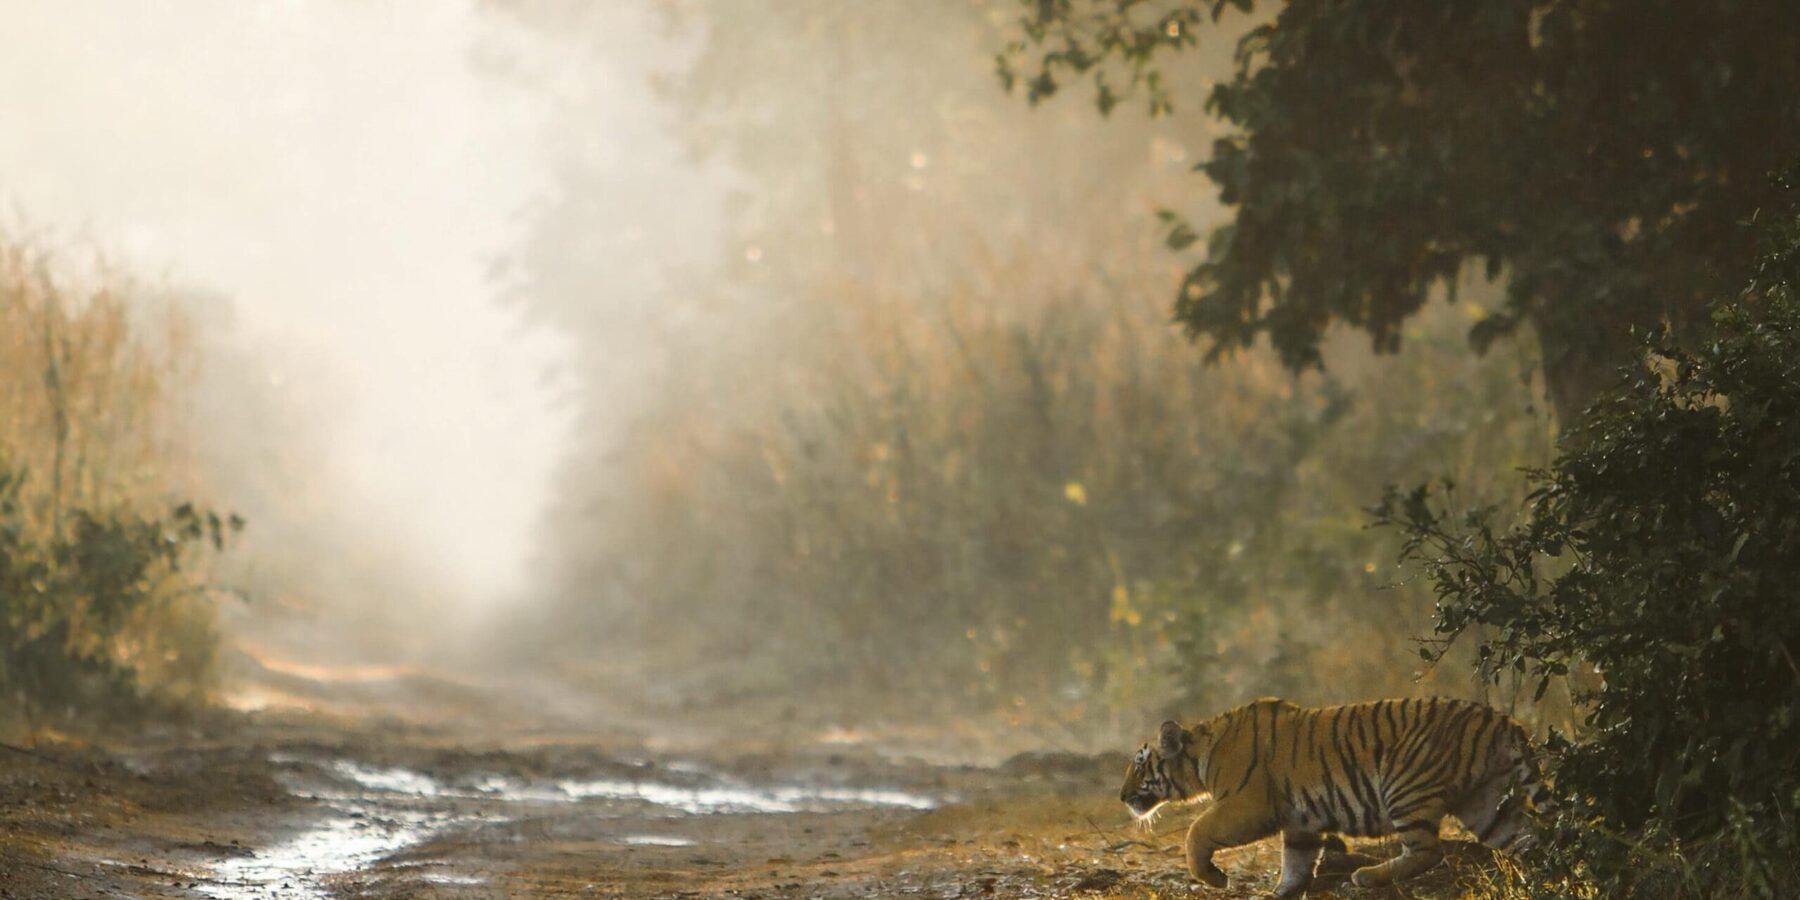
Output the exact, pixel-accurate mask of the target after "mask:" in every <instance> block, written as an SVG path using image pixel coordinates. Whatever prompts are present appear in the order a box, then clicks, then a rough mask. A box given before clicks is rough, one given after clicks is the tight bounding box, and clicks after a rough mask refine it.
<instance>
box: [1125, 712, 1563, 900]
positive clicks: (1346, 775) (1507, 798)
mask: <svg viewBox="0 0 1800 900" xmlns="http://www.w3.org/2000/svg"><path fill="white" fill-rule="evenodd" d="M1209 794H1210V795H1211V796H1212V798H1213V802H1212V804H1211V805H1210V806H1208V807H1207V808H1206V809H1205V811H1203V812H1202V813H1201V814H1200V817H1199V818H1198V819H1196V820H1195V821H1194V824H1193V826H1192V827H1191V828H1189V829H1188V833H1187V845H1186V846H1187V863H1188V871H1189V872H1190V873H1192V874H1193V876H1194V877H1195V878H1197V879H1199V880H1200V881H1203V882H1206V883H1207V884H1210V885H1212V886H1214V887H1224V886H1225V883H1226V879H1225V873H1224V872H1221V871H1219V868H1218V867H1217V866H1215V865H1213V861H1212V857H1213V853H1214V852H1215V851H1218V850H1222V849H1225V848H1227V847H1236V846H1239V845H1241V844H1247V843H1250V842H1251V841H1255V840H1260V839H1262V838H1265V837H1268V836H1270V835H1273V834H1276V833H1280V834H1281V835H1282V839H1283V849H1282V857H1281V859H1282V866H1281V868H1282V876H1281V882H1280V884H1279V885H1278V886H1277V887H1276V890H1275V896H1277V897H1292V896H1296V895H1298V894H1300V893H1301V892H1302V891H1304V890H1306V888H1307V886H1308V885H1310V884H1311V883H1312V875H1313V869H1314V867H1315V866H1316V865H1317V864H1318V859H1319V854H1320V852H1321V849H1323V848H1324V847H1325V846H1326V844H1327V843H1328V842H1330V841H1334V840H1336V839H1335V838H1334V837H1331V834H1332V833H1342V834H1350V835H1360V836H1375V835H1385V834H1398V835H1399V837H1400V842H1401V845H1402V847H1403V848H1404V852H1403V853H1402V854H1401V855H1400V856H1398V857H1396V858H1394V859H1391V860H1387V861H1385V862H1380V863H1373V864H1371V865H1367V866H1364V867H1362V868H1360V869H1357V870H1356V872H1355V874H1354V876H1353V880H1354V881H1355V883H1356V884H1358V885H1362V886H1368V885H1377V884H1386V883H1389V882H1392V881H1397V880H1399V879H1402V878H1409V877H1411V876H1413V875H1416V874H1418V873H1420V872H1422V871H1424V870H1426V869H1428V868H1431V867H1432V866H1434V865H1436V864H1437V863H1438V861H1439V860H1440V859H1442V858H1443V852H1442V850H1440V849H1439V847H1438V826H1439V824H1440V823H1441V822H1442V820H1443V818H1444V816H1446V815H1454V816H1456V817H1457V819H1458V820H1460V821H1461V822H1462V823H1463V825H1464V826H1465V827H1467V828H1468V829H1469V830H1470V831H1472V832H1474V833H1475V836H1476V837H1477V838H1478V839H1480V840H1481V842H1482V843H1484V844H1486V845H1488V846H1490V847H1495V848H1499V849H1506V850H1511V849H1516V848H1518V847H1520V846H1522V845H1523V844H1524V843H1525V842H1527V841H1528V840H1529V839H1530V835H1531V823H1530V819H1529V813H1530V810H1531V808H1532V806H1533V804H1541V803H1542V802H1543V800H1544V792H1543V783H1542V782H1541V781H1540V780H1539V778H1538V773H1537V767H1536V764H1535V763H1534V761H1533V758H1532V749H1531V742H1530V739H1529V737H1528V736H1527V735H1526V733H1525V729H1524V728H1523V727H1522V726H1520V725H1519V723H1518V722H1516V721H1514V720H1513V719H1512V718H1510V717H1508V716H1507V715H1505V714H1504V713H1501V712H1500V711H1498V710H1496V709H1493V708H1492V707H1489V706H1484V705H1482V704H1479V703H1471V702H1468V701H1465V700H1446V699H1438V698H1432V699H1410V700H1379V701H1376V702H1373V703H1358V704H1354V705H1349V706H1331V707H1325V708H1319V709H1307V708H1302V707H1299V706H1295V705H1294V704H1292V703H1288V702H1287V701H1285V700H1276V699H1263V700H1258V701H1256V702H1255V703H1251V704H1248V705H1245V706H1240V707H1238V708H1236V709H1233V710H1230V711H1228V712H1225V713H1223V714H1221V715H1218V716H1216V717H1214V718H1212V719H1209V720H1207V721H1205V722H1202V723H1200V724H1198V725H1195V726H1193V727H1191V728H1182V727H1181V726H1180V725H1178V724H1176V723H1174V722H1164V723H1163V725H1162V730H1161V732H1160V733H1159V734H1158V737H1157V741H1156V743H1155V744H1154V745H1151V744H1145V745H1144V746H1143V747H1142V748H1141V749H1139V750H1138V752H1137V754H1136V755H1135V756H1134V757H1133V758H1132V761H1131V766H1130V767H1129V769H1128V770H1127V771H1126V774H1125V786H1124V788H1123V789H1122V790H1121V791H1120V792H1119V799H1120V800H1122V801H1124V802H1125V804H1126V805H1127V806H1128V807H1129V808H1130V809H1131V811H1132V813H1133V814H1135V815H1136V816H1137V817H1138V818H1139V819H1140V820H1143V821H1148V820H1149V819H1150V818H1151V817H1153V816H1154V815H1155V814H1156V813H1157V812H1158V810H1159V809H1160V808H1161V807H1162V805H1163V804H1165V803H1171V802H1175V803H1179V802H1184V801H1189V800H1195V799H1199V798H1200V797H1203V796H1206V795H1209Z"/></svg>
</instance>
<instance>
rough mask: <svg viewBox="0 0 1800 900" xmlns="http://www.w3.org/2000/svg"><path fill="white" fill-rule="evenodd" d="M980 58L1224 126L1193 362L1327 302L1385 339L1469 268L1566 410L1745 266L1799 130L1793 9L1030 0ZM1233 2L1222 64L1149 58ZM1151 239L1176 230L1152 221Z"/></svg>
mask: <svg viewBox="0 0 1800 900" xmlns="http://www.w3.org/2000/svg"><path fill="white" fill-rule="evenodd" d="M1024 4H1025V6H1026V7H1027V8H1028V12H1027V13H1026V14H1025V15H1024V16H1023V19H1022V24H1023V27H1024V32H1025V39H1024V40H1022V41H1019V42H1016V43H1014V44H1011V45H1009V46H1008V47H1007V48H1006V49H1005V50H1004V51H1003V52H1002V53H1001V54H1000V58H999V64H1000V72H1001V76H1002V79H1003V81H1004V82H1005V83H1006V84H1007V85H1008V86H1018V85H1023V86H1024V87H1025V89H1026V93H1027V95H1028V97H1029V98H1030V99H1031V100H1032V101H1033V102H1036V101H1039V100H1042V99H1043V98H1046V97H1049V96H1051V95H1053V94H1055V93H1057V92H1058V91H1059V90H1061V89H1062V87H1063V84H1064V81H1065V80H1067V79H1069V78H1071V77H1074V76H1078V75H1084V76H1087V77H1090V78H1091V79H1092V80H1093V84H1094V90H1095V94H1096V99H1097V102H1098V104H1099V106H1100V108H1101V110H1102V111H1103V112H1104V111H1107V110H1110V109H1111V108H1112V107H1113V106H1114V105H1116V104H1117V103H1119V102H1120V100H1121V97H1122V96H1125V95H1127V94H1129V93H1130V92H1132V91H1136V92H1137V93H1138V94H1139V95H1140V97H1147V99H1148V103H1149V105H1150V108H1151V110H1152V111H1153V112H1167V111H1169V110H1171V109H1173V108H1174V106H1175V104H1176V103H1178V102H1180V101H1182V100H1183V99H1185V98H1186V97H1187V96H1189V95H1201V96H1204V102H1205V107H1206V109H1207V110H1208V111H1210V112H1212V113H1213V114H1215V115H1217V116H1219V117H1221V118H1223V119H1224V120H1226V121H1227V122H1228V123H1230V124H1231V125H1232V126H1234V129H1235V130H1234V132H1233V133H1231V134H1228V135H1226V136H1224V137H1221V138H1219V139H1218V140H1217V141H1216V142H1215V143H1214V145H1213V148H1212V153H1211V155H1210V157H1209V158H1207V159H1206V160H1205V161H1204V162H1202V163H1200V164H1199V165H1198V166H1197V167H1196V168H1197V169H1199V170H1200V171H1203V172H1204V173H1205V174H1206V176H1207V177H1208V178H1210V179H1211V180H1212V181H1213V182H1215V183H1216V184H1217V185H1218V188H1219V191H1220V199H1221V200H1222V201H1223V202H1224V203H1226V204H1227V205H1229V206H1232V207H1235V215H1234V217H1233V221H1232V222H1231V223H1230V224H1229V225H1226V226H1224V227H1221V228H1219V229H1218V230H1216V231H1215V232H1214V233H1213V234H1212V235H1211V237H1210V239H1209V240H1208V241H1207V244H1206V251H1207V252H1206V254H1205V258H1204V259H1203V260H1202V261H1200V262H1199V263H1198V264H1196V265H1194V266H1193V268H1192V269H1191V271H1190V272H1189V274H1188V276H1187V279H1186V281H1185V284H1184V285H1183V287H1182V291H1181V294H1180V296H1179V297H1178V298H1177V300H1176V303H1175V313H1176V316H1177V318H1178V319H1179V320H1180V321H1181V322H1182V323H1184V324H1185V325H1186V327H1187V329H1188V330H1189V332H1190V333H1191V334H1192V335H1194V336H1196V337H1203V338H1206V339H1209V340H1210V341H1211V350H1210V353H1211V354H1213V355H1215V356H1216V355H1218V354H1223V353H1228V352H1231V351H1233V350H1235V349H1237V348H1240V347H1244V346H1247V345H1249V344H1251V343H1252V342H1254V341H1255V340H1256V339H1257V338H1258V337H1259V336H1261V335H1267V336H1268V337H1269V339H1270V340H1271V341H1272V342H1273V344H1274V346H1275V347H1276V348H1277V349H1278V350H1279V351H1280V353H1281V355H1282V358H1283V359H1284V361H1285V362H1286V363H1287V364H1288V365H1289V366H1290V367H1294V368H1304V367H1308V366H1315V365H1317V364H1318V363H1319V359H1320V357H1319V349H1318V348H1319V342H1320V339H1321V337H1322V336H1323V335H1324V333H1325V331H1326V329H1327V328H1328V327H1329V326H1331V325H1332V324H1333V323H1345V324H1348V325H1350V326H1353V327H1356V328H1360V329H1363V330H1366V331H1367V332H1368V334H1369V335H1370V337H1371V338H1372V340H1373V342H1374V347H1375V349H1376V350H1377V351H1378V352H1392V351H1394V350H1396V349H1397V348H1398V346H1399V344H1400V339H1401V335H1402V333H1403V332H1402V328H1401V324H1402V323H1403V322H1404V321H1405V320H1406V319H1407V318H1408V317H1409V316H1412V315H1413V314H1415V313H1416V312H1418V310H1419V309H1420V308H1421V306H1422V305H1423V304H1424V303H1425V301H1426V300H1427V298H1428V297H1429V296H1430V295H1431V294H1432V292H1433V291H1434V290H1451V291H1453V290H1454V289H1455V286H1456V284H1457V282H1458V280H1459V279H1460V278H1461V276H1462V275H1463V273H1464V272H1465V271H1466V270H1467V269H1468V268H1469V267H1471V266H1475V267H1479V268H1480V269H1481V271H1482V272H1484V273H1485V275H1486V276H1487V277H1488V278H1489V279H1498V280H1503V281H1504V284H1505V302H1504V304H1503V305H1502V306H1501V308H1498V309H1495V310H1492V311H1490V312H1489V313H1488V314H1487V315H1485V316H1484V317H1482V318H1481V319H1480V321H1478V322H1477V323H1476V324H1475V326H1474V327H1473V330H1472V332H1471V334H1470V338H1471V342H1472V343H1473V344H1474V346H1475V347H1476V348H1477V349H1482V348H1485V346H1486V345H1487V344H1488V343H1489V342H1490V341H1492V340H1493V339H1494V338H1496V337H1498V336H1501V335H1505V334H1507V333H1510V332H1512V331H1513V330H1515V329H1516V328H1517V327H1518V326H1519V325H1521V324H1529V325H1530V326H1531V327H1532V328H1533V329H1534V330H1535V331H1536V332H1537V334H1538V337H1539V340H1540V342H1541V344H1542V347H1543V351H1544V370H1545V375H1546V381H1547V384H1548V387H1549V389H1550V392H1551V396H1552V400H1553V401H1554V403H1555V405H1556V407H1557V411H1558V414H1559V417H1561V418H1562V419H1563V420H1564V421H1569V420H1570V418H1571V417H1572V416H1573V415H1574V414H1576V413H1578V412H1579V411H1580V410H1581V408H1582V407H1584V406H1585V405H1586V403H1587V402H1588V401H1589V400H1591V399H1592V398H1593V396H1594V395H1595V394H1596V393H1597V392H1598V390H1599V389H1600V388H1602V387H1604V386H1605V385H1606V384H1607V383H1608V382H1609V381H1610V380H1611V379H1612V377H1613V372H1614V370H1615V369H1616V367H1617V366H1618V365H1619V364H1620V363H1621V362H1622V361H1623V360H1624V359H1625V357H1626V356H1628V355H1629V354H1630V353H1631V352H1633V350H1634V346H1635V345H1634V342H1633V340H1632V339H1631V337H1630V330H1631V328H1632V327H1634V326H1635V327H1648V326H1652V325H1654V324H1656V323H1658V322H1659V321H1668V322H1671V323H1673V324H1674V325H1675V326H1676V328H1677V330H1678V332H1679V331H1681V330H1684V329H1686V328H1688V327H1689V326H1691V325H1692V324H1693V322H1694V320H1695V318H1696V316H1697V314H1698V313H1699V311H1700V310H1702V309H1703V308H1704V306H1705V304H1706V301H1707V299H1708V298H1710V297H1714V296H1718V295H1719V294H1721V293H1723V292H1724V291H1725V290H1726V289H1728V288H1729V286H1730V285H1732V284H1735V283H1738V282H1739V281H1740V280H1741V279H1742V277H1743V275H1744V274H1745V272H1746V271H1747V269H1748V266H1749V263H1750V259H1751V252H1750V245H1751V241H1750V240H1749V239H1748V237H1747V236H1746V234H1745V233H1744V230H1743V229H1742V228H1741V227H1740V224H1741V223H1742V222H1744V221H1746V220H1748V219H1751V218H1753V217H1754V216H1755V215H1756V214H1757V211H1758V209H1759V208H1761V207H1763V206H1764V205H1765V204H1766V202H1767V200H1768V193H1767V192H1768V182H1767V180H1766V178H1765V177H1764V176H1765V175H1766V173H1768V172H1770V171H1772V170H1774V169H1775V168H1777V167H1778V165H1779V164H1780V163H1781V162H1782V161H1784V160H1785V159H1786V158H1787V157H1789V156H1790V155H1792V154H1793V153H1794V152H1795V151H1796V150H1800V4H1793V3H1776V2H1768V0H1636V2H1624V0H1481V2H1464V3H1444V2H1441V0H1401V2H1387V0H1384V2H1379V3H1377V2H1368V0H1331V2H1326V0H1305V2H1291V3H1285V4H1281V5H1279V6H1278V7H1276V8H1272V9H1268V10H1267V11H1266V12H1265V10H1264V9H1262V8H1259V7H1257V5H1256V4H1255V3H1254V0H1190V2H1151V0H1024ZM1234 8H1235V9H1236V10H1239V11H1242V12H1247V13H1249V14H1250V15H1251V16H1252V17H1258V16H1260V18H1255V19H1254V20H1253V24H1251V25H1250V26H1249V28H1248V30H1247V31H1246V32H1245V33H1244V34H1243V36H1242V37H1241V38H1240V39H1239V41H1238V44H1237V53H1236V59H1237V67H1236V71H1235V74H1233V75H1232V76H1231V77H1229V78H1226V79H1223V80H1221V81H1219V82H1217V83H1216V84H1212V85H1210V86H1208V85H1206V84H1187V83H1176V82H1173V81H1169V80H1166V79H1165V78H1164V77H1163V70H1162V68H1161V67H1162V66H1163V65H1164V63H1165V61H1166V59H1167V58H1168V56H1169V54H1172V53H1182V52H1185V51H1188V50H1190V49H1191V48H1194V47H1196V46H1198V45H1199V44H1200V43H1201V35H1202V34H1203V33H1204V32H1205V30H1206V28H1207V23H1208V20H1211V21H1213V22H1218V21H1219V20H1220V19H1221V18H1222V17H1225V16H1226V14H1227V13H1230V12H1232V11H1233V9H1234ZM1169 219H1170V221H1171V223H1172V226H1173V227H1172V229H1171V232H1170V236H1169V237H1170V243H1171V245H1172V246H1176V247H1178V248H1180V247H1185V246H1186V245H1187V244H1189V243H1193V242H1194V241H1195V240H1196V239H1197V237H1198V236H1197V234H1196V233H1195V231H1194V230H1193V229H1192V228H1190V227H1188V226H1186V225H1185V224H1184V223H1183V222H1182V221H1181V220H1180V218H1179V217H1177V216H1174V215H1172V214H1171V216H1170V217H1169Z"/></svg>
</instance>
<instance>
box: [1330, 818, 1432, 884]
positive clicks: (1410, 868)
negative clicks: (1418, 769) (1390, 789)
mask: <svg viewBox="0 0 1800 900" xmlns="http://www.w3.org/2000/svg"><path fill="white" fill-rule="evenodd" d="M1444 813H1445V809H1444V805H1443V803H1442V802H1441V801H1437V800H1433V801H1431V802H1428V803H1425V804H1423V805H1421V806H1416V807H1414V808H1412V809H1409V810H1407V811H1406V814H1405V815H1404V816H1396V817H1395V819H1394V831H1395V833H1397V834H1398V835H1399V836H1400V847H1401V852H1400V855H1399V856H1396V857H1394V858H1393V859H1390V860H1388V861H1386V862H1382V863H1377V864H1375V865H1372V866H1364V867H1362V868H1360V869H1357V870H1356V872H1355V873H1354V874H1352V875H1351V876H1350V881H1351V882H1352V883H1353V884H1355V885H1356V886H1357V887H1372V886H1374V885H1378V884H1391V883H1393V882H1396V881H1401V880H1404V879H1407V878H1411V877H1413V876H1414V875H1417V874H1419V873H1420V872H1423V871H1425V870H1426V869H1429V868H1431V867H1432V866H1435V865H1437V864H1438V863H1439V862H1441V861H1442V860H1443V858H1444V850H1443V848H1442V847H1440V846H1438V826H1439V825H1441V824H1442V823H1443V820H1444Z"/></svg>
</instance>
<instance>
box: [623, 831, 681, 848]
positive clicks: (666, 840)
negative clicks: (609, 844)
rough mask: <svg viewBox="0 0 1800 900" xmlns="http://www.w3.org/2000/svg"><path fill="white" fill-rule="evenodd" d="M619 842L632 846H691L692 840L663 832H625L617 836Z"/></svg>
mask: <svg viewBox="0 0 1800 900" xmlns="http://www.w3.org/2000/svg"><path fill="white" fill-rule="evenodd" d="M619 843H621V844H630V845H631V846H633V847H692V846H694V842H693V841H691V840H688V839H687V838H684V837H672V836H670V835H663V834H627V835H624V836H622V837H620V838H619Z"/></svg>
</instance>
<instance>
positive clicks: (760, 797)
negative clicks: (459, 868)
mask: <svg viewBox="0 0 1800 900" xmlns="http://www.w3.org/2000/svg"><path fill="white" fill-rule="evenodd" d="M556 786H557V787H558V788H560V789H561V790H562V792H563V793H565V794H567V795H568V796H569V797H571V798H575V799H589V798H604V799H608V800H642V801H645V802H647V803H653V804H655V805H657V806H664V807H668V808H670V809H678V810H681V811H682V812H685V813H692V814H695V815H709V814H719V813H795V812H830V811H832V810H834V809H846V808H858V807H865V808H866V807H871V806H898V807H903V808H906V809H920V810H923V809H934V808H936V807H937V805H938V801H936V800H934V799H932V798H930V797H925V796H921V795H918V794H908V793H905V792H903V791H889V790H869V789H864V788H827V787H797V786H788V787H775V788H751V787H738V786H729V785H713V786H705V787H678V786H675V785H669V784H661V783H658V782H654V781H620V780H616V779H610V778H600V779H594V780H592V781H572V780H565V781H559V782H557V783H556Z"/></svg>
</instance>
